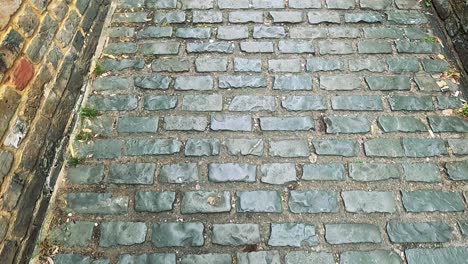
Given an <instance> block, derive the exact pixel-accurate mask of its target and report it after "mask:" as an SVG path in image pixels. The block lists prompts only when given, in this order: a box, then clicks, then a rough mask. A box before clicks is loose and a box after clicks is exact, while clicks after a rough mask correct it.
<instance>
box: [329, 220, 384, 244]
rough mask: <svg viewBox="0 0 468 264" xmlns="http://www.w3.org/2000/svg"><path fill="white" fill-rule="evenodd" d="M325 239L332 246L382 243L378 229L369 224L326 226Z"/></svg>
mask: <svg viewBox="0 0 468 264" xmlns="http://www.w3.org/2000/svg"><path fill="white" fill-rule="evenodd" d="M325 239H326V240H327V242H328V243H330V244H332V245H339V244H350V243H381V242H382V238H381V236H380V231H379V227H378V226H376V225H371V224H326V225H325Z"/></svg>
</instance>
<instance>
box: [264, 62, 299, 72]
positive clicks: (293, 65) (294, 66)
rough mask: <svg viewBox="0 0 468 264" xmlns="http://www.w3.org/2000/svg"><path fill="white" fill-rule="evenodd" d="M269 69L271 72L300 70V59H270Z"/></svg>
mask: <svg viewBox="0 0 468 264" xmlns="http://www.w3.org/2000/svg"><path fill="white" fill-rule="evenodd" d="M268 69H269V70H270V71H271V72H300V71H301V60H300V59H274V60H269V61H268Z"/></svg>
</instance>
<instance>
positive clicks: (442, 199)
mask: <svg viewBox="0 0 468 264" xmlns="http://www.w3.org/2000/svg"><path fill="white" fill-rule="evenodd" d="M402 201H403V206H404V207H405V209H406V211H408V212H414V213H422V212H462V211H463V210H464V208H465V206H464V204H463V198H462V195H461V194H460V193H457V192H440V191H414V192H402Z"/></svg>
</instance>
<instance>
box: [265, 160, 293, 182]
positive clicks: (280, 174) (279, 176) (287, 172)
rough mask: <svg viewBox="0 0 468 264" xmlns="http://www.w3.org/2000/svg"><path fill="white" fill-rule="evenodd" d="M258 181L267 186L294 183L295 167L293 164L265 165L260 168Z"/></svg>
mask: <svg viewBox="0 0 468 264" xmlns="http://www.w3.org/2000/svg"><path fill="white" fill-rule="evenodd" d="M260 171H261V172H262V177H261V178H260V180H261V181H262V182H264V183H268V184H285V183H288V182H294V181H296V177H297V175H296V167H295V165H294V163H267V164H263V165H262V166H261V168H260Z"/></svg>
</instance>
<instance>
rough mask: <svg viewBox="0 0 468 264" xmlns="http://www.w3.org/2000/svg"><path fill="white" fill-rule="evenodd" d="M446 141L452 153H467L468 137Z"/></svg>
mask: <svg viewBox="0 0 468 264" xmlns="http://www.w3.org/2000/svg"><path fill="white" fill-rule="evenodd" d="M447 142H448V145H449V147H450V149H451V150H452V152H453V154H455V155H460V156H461V155H468V139H449V140H447Z"/></svg>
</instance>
